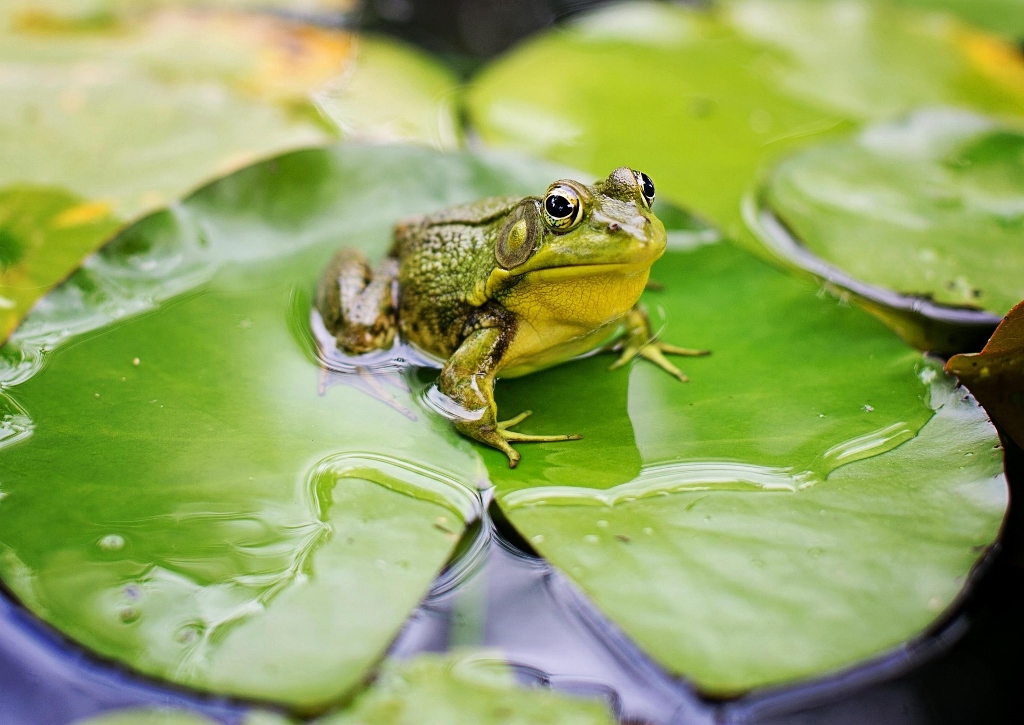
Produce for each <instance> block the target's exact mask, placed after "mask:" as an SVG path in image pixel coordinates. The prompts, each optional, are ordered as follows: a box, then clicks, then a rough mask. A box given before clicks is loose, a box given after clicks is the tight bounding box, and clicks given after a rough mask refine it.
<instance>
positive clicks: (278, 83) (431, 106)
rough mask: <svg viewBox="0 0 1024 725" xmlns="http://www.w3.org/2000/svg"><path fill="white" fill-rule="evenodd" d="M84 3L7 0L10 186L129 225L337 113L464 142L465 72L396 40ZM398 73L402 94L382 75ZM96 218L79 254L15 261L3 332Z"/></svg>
mask: <svg viewBox="0 0 1024 725" xmlns="http://www.w3.org/2000/svg"><path fill="white" fill-rule="evenodd" d="M85 5H86V6H88V7H77V6H76V8H77V10H78V11H80V12H77V13H75V12H72V13H71V14H70V15H68V16H65V15H59V14H58V15H54V14H53V13H52V12H51V10H52V8H50V7H49V6H46V5H42V6H39V7H37V6H35V5H33V4H32V3H30V2H22V1H21V0H17V1H12V0H8V1H6V2H3V3H0V98H3V103H0V158H2V159H3V164H2V165H0V190H5V191H6V192H10V191H12V190H17V189H19V188H21V187H24V186H26V185H31V186H41V187H45V188H47V189H53V190H54V192H55V193H58V194H64V195H70V196H74V197H77V198H79V199H80V203H81V204H84V205H92V206H90V207H89V208H92V209H94V210H98V211H97V214H99V216H101V217H102V216H103V215H104V214H102V213H100V212H102V211H103V210H105V214H106V215H109V216H110V217H111V218H114V219H117V220H121V221H124V222H130V221H133V220H134V219H136V218H138V217H139V216H141V215H142V214H144V213H146V212H148V211H151V210H153V209H156V208H159V207H161V206H163V205H165V204H167V203H170V202H172V201H176V200H177V199H179V198H181V197H182V196H184V195H186V194H187V193H189V192H190V191H191V190H192V189H194V188H195V187H197V186H199V185H200V184H202V183H205V182H207V181H208V180H210V179H212V178H215V177H217V176H220V175H223V174H225V173H229V172H231V171H234V170H236V169H239V168H241V167H243V166H245V165H247V164H250V163H252V162H254V161H256V160H258V159H260V158H264V157H267V156H271V155H273V154H276V153H280V152H282V151H285V150H289V149H294V148H299V147H306V146H311V145H323V144H326V143H329V142H331V141H333V140H335V139H336V138H338V136H339V133H340V131H339V129H338V128H337V127H336V126H334V124H333V122H332V120H331V119H334V118H336V117H342V118H344V120H345V121H346V125H345V127H344V131H345V132H346V133H348V134H349V135H352V136H358V137H360V138H368V139H374V140H395V139H396V138H401V139H402V140H421V141H425V142H428V143H437V144H440V145H451V144H452V143H453V139H454V142H457V135H455V134H454V131H453V129H454V128H455V127H456V124H455V121H454V118H455V112H454V110H453V108H452V103H451V94H452V90H453V89H454V88H455V87H456V81H455V80H454V79H453V78H452V77H451V75H450V74H448V73H447V71H445V70H443V69H442V68H441V67H440V65H439V64H437V63H436V62H435V61H432V60H430V59H428V58H426V57H425V56H424V55H422V54H418V53H415V52H413V51H411V50H409V49H406V48H404V47H402V46H398V45H395V44H394V43H391V42H388V41H384V40H376V39H362V38H356V37H355V36H353V35H352V34H351V33H347V32H342V31H339V30H331V29H323V28H315V27H312V26H309V25H305V24H302V23H299V22H295V21H290V20H286V19H284V18H283V17H270V16H258V15H254V14H248V13H241V12H227V11H225V12H216V11H208V10H204V11H199V10H187V9H182V8H180V7H179V8H167V7H165V8H162V9H154V8H153V7H151V6H150V7H149V8H146V7H145V6H143V7H134V8H131V9H128V8H124V7H121V6H117V7H114V6H113V4H111V7H112V9H110V10H109V11H108V10H102V11H101V10H100V9H93V10H95V12H94V11H93V10H90V9H89V8H90V7H92V5H96V3H91V4H90V3H85ZM66 9H67V8H66ZM396 76H401V77H403V79H404V80H403V83H402V93H401V95H400V96H399V97H398V99H397V100H396V99H395V97H394V96H393V95H390V94H393V93H394V92H395V87H394V86H393V85H381V83H380V81H382V80H383V81H385V82H387V83H393V81H394V78H395V77H396ZM315 100H317V101H318V102H319V109H336V107H337V106H338V104H339V103H340V104H343V106H344V109H345V110H344V113H339V112H337V111H336V110H331V112H328V113H323V112H322V111H321V110H319V109H318V106H317V104H315V103H314V101H315ZM93 231H94V232H96V234H94V235H93V236H92V237H91V239H90V242H89V243H88V245H85V246H84V247H83V253H82V254H81V256H79V257H78V258H77V259H71V260H70V261H68V260H67V259H66V257H67V252H68V251H69V250H58V249H55V248H51V245H50V244H44V245H42V246H38V247H32V248H31V249H29V250H28V251H27V252H26V254H24V256H23V257H21V258H20V259H19V261H18V262H17V263H16V264H15V265H14V268H13V269H11V270H5V273H4V277H3V279H0V285H2V286H0V297H3V298H6V299H8V300H10V301H13V302H14V303H15V304H14V305H13V306H11V307H9V308H7V310H5V311H4V315H3V319H2V322H3V326H0V341H2V340H5V339H6V338H7V335H8V334H10V332H11V331H12V330H13V329H14V326H15V325H16V324H17V322H18V321H19V320H20V319H21V318H22V317H23V316H24V314H25V313H26V312H27V311H28V309H29V308H30V307H31V304H32V302H34V301H35V300H36V299H38V298H39V297H40V296H42V295H43V294H45V293H46V292H47V291H48V290H49V289H50V288H51V287H52V286H53V285H55V284H57V283H58V282H60V281H61V280H63V279H64V278H65V277H66V276H67V275H68V274H69V273H70V272H71V271H72V270H73V269H74V268H75V266H77V264H78V263H79V262H80V261H81V259H82V258H83V257H84V256H85V254H87V253H88V252H91V251H93V250H95V249H96V248H97V247H98V246H99V245H100V244H102V243H103V242H104V241H106V240H107V239H108V238H109V230H107V231H108V233H107V234H106V235H101V234H99V233H98V230H97V229H94V230H93ZM0 234H2V231H0ZM79 241H80V242H84V241H85V238H84V237H82V236H80V237H79ZM5 266H7V265H6V264H5ZM28 278H31V280H32V282H33V284H32V286H28V285H27V284H24V285H23V284H21V283H20V281H21V280H23V279H28Z"/></svg>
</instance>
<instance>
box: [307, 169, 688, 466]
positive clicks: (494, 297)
mask: <svg viewBox="0 0 1024 725" xmlns="http://www.w3.org/2000/svg"><path fill="white" fill-rule="evenodd" d="M653 203H654V183H653V182H652V181H651V179H650V177H648V176H647V175H646V174H644V173H642V172H640V171H634V170H633V169H630V168H627V167H625V166H623V167H621V168H618V169H616V170H615V171H613V172H612V173H611V174H610V175H609V176H608V178H607V179H603V180H600V181H597V182H595V183H594V184H593V185H590V186H588V185H586V184H582V183H580V182H578V181H574V180H572V179H561V180H559V181H556V182H554V183H553V184H551V185H550V186H549V187H548V189H547V191H546V192H545V193H544V195H543V196H527V197H525V198H515V197H497V198H490V199H484V200H482V201H478V202H476V203H473V204H466V205H463V206H457V207H453V208H450V209H446V210H444V211H441V212H438V213H435V214H430V215H427V216H420V217H416V218H413V219H407V220H404V221H402V222H399V223H398V225H397V226H396V227H395V231H394V244H393V246H392V248H391V251H390V253H389V254H388V256H387V257H386V258H385V259H384V260H383V261H382V262H381V263H380V264H379V265H378V266H377V268H376V269H373V268H371V266H370V264H369V263H368V261H367V259H366V258H365V257H364V256H363V255H362V253H360V252H359V251H357V250H352V249H344V250H342V251H340V252H339V253H338V254H337V255H336V256H335V257H334V259H333V260H332V261H331V263H330V264H329V265H328V267H327V269H326V270H325V271H324V274H323V276H322V278H321V280H320V284H319V287H318V290H317V295H316V308H317V310H318V311H319V313H320V316H321V318H322V320H323V322H324V325H325V327H326V328H327V330H328V331H329V332H330V333H331V334H332V335H334V336H335V340H336V344H337V346H338V348H339V349H340V350H341V351H342V352H344V353H346V354H348V355H360V354H363V353H367V352H372V351H374V350H380V349H385V348H388V347H390V346H391V345H392V343H393V341H394V339H395V335H396V333H397V334H398V335H400V336H401V338H402V339H403V340H405V341H406V342H408V343H410V344H412V345H413V346H414V347H416V348H418V349H419V350H420V351H422V352H425V353H427V354H428V355H430V356H433V357H435V358H437V359H438V361H439V362H442V366H441V375H440V378H439V379H438V381H437V383H436V389H435V390H433V391H432V392H433V393H434V394H435V398H436V400H435V402H438V403H439V404H437V405H435V407H437V408H439V409H440V410H442V411H443V412H444V413H445V415H446V417H448V418H450V419H451V420H452V422H453V423H454V424H455V427H456V428H457V429H458V430H459V431H461V432H462V433H464V434H465V435H468V436H470V437H471V438H475V439H476V440H478V441H480V442H481V443H485V444H487V445H489V446H493V447H494V448H497V449H499V450H501V451H502V452H503V453H505V455H506V456H508V460H509V465H510V466H511V467H513V468H514V467H515V466H516V464H517V463H518V462H519V459H520V454H519V452H518V451H516V450H515V449H514V448H513V447H512V445H511V444H512V443H533V442H550V441H571V440H577V439H579V438H580V437H581V436H579V435H574V434H570V435H528V434H526V433H519V432H517V431H514V430H512V429H513V428H514V427H515V426H516V425H517V424H518V423H520V422H522V421H523V419H525V418H526V417H527V416H528V415H530V411H526V412H523V413H520V414H519V415H517V416H515V417H513V418H511V419H509V420H504V421H502V420H499V419H498V411H497V405H496V403H495V401H494V381H495V379H496V378H498V377H505V378H512V377H518V376H520V375H527V374H529V373H532V372H535V371H537V370H541V369H543V368H546V367H549V366H551V365H556V364H558V363H561V362H564V361H566V360H570V359H572V358H574V357H578V356H579V355H582V354H584V353H588V352H592V351H594V350H614V351H619V352H620V353H621V354H620V356H619V358H618V360H617V361H616V362H615V363H614V364H613V365H612V366H611V367H612V368H617V367H620V366H622V365H624V364H626V363H627V362H629V361H630V360H632V359H633V358H635V357H637V356H639V357H644V358H647V359H648V360H650V361H652V362H654V363H655V364H657V365H659V366H660V367H661V368H663V369H664V370H666V371H668V372H669V373H671V374H672V375H674V376H675V377H676V378H678V379H679V380H681V381H683V382H685V381H686V376H685V375H683V373H682V372H680V371H679V369H678V368H676V367H675V365H673V364H672V363H671V362H670V361H669V360H668V359H667V358H666V357H665V355H666V354H669V355H706V354H707V353H708V351H707V350H691V349H687V348H682V347H676V346H674V345H669V344H667V343H664V342H660V341H658V340H657V339H655V336H654V335H653V334H652V331H651V325H650V322H649V320H648V317H647V314H646V312H645V311H644V308H643V307H641V306H640V305H639V304H638V301H639V299H640V295H641V293H642V292H643V291H644V288H645V286H646V285H647V283H648V276H649V274H650V269H651V265H652V264H654V262H655V260H657V259H658V258H659V257H661V255H662V254H663V253H664V251H665V245H666V235H665V227H664V225H663V224H662V223H661V221H660V220H659V219H658V218H657V216H655V214H654V212H653V211H652V210H651V206H652V204H653Z"/></svg>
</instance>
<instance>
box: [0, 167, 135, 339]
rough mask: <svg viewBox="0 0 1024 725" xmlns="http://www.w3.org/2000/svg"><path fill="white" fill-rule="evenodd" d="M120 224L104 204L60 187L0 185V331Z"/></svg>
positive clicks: (4, 329) (12, 327)
mask: <svg viewBox="0 0 1024 725" xmlns="http://www.w3.org/2000/svg"><path fill="white" fill-rule="evenodd" d="M119 227H120V222H119V221H118V220H117V219H115V218H114V217H113V216H111V214H110V207H109V206H108V205H107V204H104V203H103V202H84V201H82V199H80V198H78V197H76V196H74V195H73V194H69V193H68V192H66V191H62V190H60V189H53V188H47V187H35V186H9V187H6V188H2V189H0V332H2V331H9V330H13V329H14V328H15V326H17V324H18V322H19V321H20V320H21V317H22V315H24V313H25V311H26V310H28V309H29V308H30V307H31V306H32V305H33V304H34V303H35V301H36V299H38V297H39V295H40V294H41V291H45V290H46V289H48V288H49V287H50V286H51V285H53V284H54V283H56V282H59V281H60V278H59V277H58V276H57V275H60V274H63V275H64V276H67V275H68V274H70V272H71V270H73V269H74V268H75V267H77V266H78V264H79V263H80V262H81V260H82V259H83V258H84V257H86V256H87V255H89V254H91V253H92V252H93V250H95V249H96V247H97V245H99V244H100V243H101V242H102V241H103V240H105V239H108V238H109V237H110V235H112V234H113V233H114V232H115V231H117V229H118V228H119Z"/></svg>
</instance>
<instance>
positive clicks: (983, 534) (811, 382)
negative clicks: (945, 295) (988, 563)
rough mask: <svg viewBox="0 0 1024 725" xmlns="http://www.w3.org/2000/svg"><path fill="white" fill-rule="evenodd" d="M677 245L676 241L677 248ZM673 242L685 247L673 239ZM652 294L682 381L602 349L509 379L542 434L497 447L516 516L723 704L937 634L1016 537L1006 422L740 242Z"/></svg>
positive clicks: (495, 471)
mask: <svg viewBox="0 0 1024 725" xmlns="http://www.w3.org/2000/svg"><path fill="white" fill-rule="evenodd" d="M673 239H676V240H677V238H675V237H674V236H670V240H673ZM671 243H672V242H671V241H670V244H671ZM652 277H653V278H654V279H656V280H657V281H658V282H659V283H661V284H663V285H664V288H665V289H664V291H662V292H649V293H647V295H646V300H647V304H648V305H649V306H650V307H651V309H652V310H655V311H659V314H658V315H657V316H658V317H660V318H661V319H662V321H663V322H662V324H663V328H664V329H663V331H662V333H661V336H662V338H663V339H665V340H666V341H668V342H672V343H675V344H678V345H685V346H691V347H706V348H710V349H711V350H712V354H711V355H710V356H709V357H706V358H698V359H693V360H688V361H686V364H685V366H684V367H685V370H686V372H687V373H688V374H689V377H690V382H689V383H687V384H685V385H683V384H680V383H679V382H678V381H677V380H675V379H674V378H672V377H671V376H669V375H666V374H665V373H664V372H662V371H661V370H658V369H657V368H656V367H654V366H653V365H650V364H648V363H645V362H640V363H637V364H636V365H635V366H634V367H633V368H632V369H631V370H630V371H628V372H627V371H616V372H608V371H606V370H604V368H605V367H607V365H608V364H609V363H610V362H611V360H610V359H609V358H607V357H602V356H598V357H593V358H589V359H587V360H584V361H580V362H575V363H571V364H567V365H564V366H561V367H559V368H555V369H552V370H549V371H546V372H543V373H538V374H535V375H532V376H529V377H527V378H523V379H520V380H515V381H510V382H508V383H503V384H502V386H501V388H500V392H501V394H500V396H499V405H500V406H501V407H502V410H504V411H505V412H506V413H507V414H509V415H511V414H515V413H516V412H518V411H519V410H521V409H532V410H534V411H535V412H534V415H533V417H531V418H530V419H528V420H527V421H525V422H524V423H523V424H522V426H521V427H522V429H523V430H524V432H529V433H546V432H563V433H565V432H571V433H581V434H582V435H583V440H581V441H579V442H577V443H572V444H539V445H536V446H532V447H531V448H530V449H529V450H528V451H525V452H524V455H523V460H522V461H521V463H520V465H519V467H518V468H517V469H515V470H514V471H510V470H509V469H508V468H507V463H506V462H505V461H504V460H502V458H501V456H500V455H495V454H493V453H492V452H491V451H484V452H483V455H484V458H485V461H486V462H487V465H488V470H489V471H490V475H491V480H492V481H493V482H494V484H495V486H496V487H497V497H496V498H497V501H498V504H499V505H500V506H501V508H502V510H503V511H504V512H505V514H506V515H507V517H508V518H509V520H510V521H511V522H512V523H513V524H514V525H515V526H516V528H517V529H518V530H519V531H520V532H521V533H522V534H523V536H524V537H525V538H526V539H527V540H528V541H530V542H531V543H532V545H533V546H534V547H535V548H536V549H537V550H538V551H539V552H540V553H541V554H542V555H543V556H545V557H546V558H548V559H550V560H551V561H552V563H554V564H555V565H556V566H558V567H559V568H561V569H562V570H563V571H565V572H566V573H567V574H568V575H569V576H570V577H571V578H572V579H573V580H574V581H576V582H577V583H578V584H579V585H580V586H581V587H582V589H583V590H584V591H585V592H586V593H587V594H588V595H589V596H590V597H591V598H592V600H593V601H594V602H595V603H596V604H597V606H598V607H599V608H601V609H602V610H603V611H604V612H605V613H606V614H607V615H608V616H609V617H610V618H611V619H612V620H613V621H614V622H615V623H616V624H617V625H618V626H620V627H621V628H622V629H623V630H624V631H625V632H626V634H628V635H629V636H631V637H632V638H633V639H634V640H635V641H636V642H637V643H638V644H639V645H640V646H641V647H642V648H643V649H645V650H646V651H647V652H648V653H649V654H651V655H652V656H653V657H654V658H655V659H656V660H657V661H658V662H659V663H661V664H662V665H663V666H664V667H666V668H667V669H668V670H669V671H671V672H673V673H676V674H678V675H680V676H683V677H685V678H687V679H688V680H690V681H692V682H694V683H695V684H696V685H697V686H698V687H699V688H700V689H701V690H703V691H705V692H707V693H710V694H713V695H718V696H728V695H735V694H738V693H741V692H744V691H747V690H750V689H754V688H760V687H765V686H771V685H780V684H784V683H790V682H793V681H794V680H799V679H805V678H812V677H818V676H821V675H824V674H826V673H830V672H834V671H837V670H840V669H843V668H846V667H850V666H853V665H854V664H856V663H859V662H861V661H863V660H865V659H868V658H871V657H876V656H879V655H881V654H883V653H885V652H886V651H887V650H889V649H891V648H894V647H898V646H900V645H901V643H903V642H905V641H906V640H908V639H911V638H913V637H915V636H918V635H920V634H921V633H922V632H924V631H926V630H927V629H928V628H929V627H930V626H931V625H932V624H933V623H934V622H935V621H936V620H937V618H939V617H940V616H941V615H942V613H943V612H944V611H946V610H947V609H948V608H949V606H950V605H951V603H952V602H954V601H955V599H956V597H957V596H958V594H959V593H960V591H961V590H962V589H963V587H964V585H965V581H966V579H967V578H968V577H969V575H970V572H971V571H972V569H973V567H974V566H975V565H976V563H977V562H978V561H979V558H980V557H981V556H982V555H983V554H984V551H985V550H986V549H987V547H988V546H990V545H991V544H992V542H993V541H994V540H995V538H996V536H997V535H998V532H999V529H1000V526H1001V522H1002V520H1003V516H1004V514H1005V510H1006V505H1007V488H1006V481H1005V479H1004V477H1003V473H1002V466H1001V458H1002V457H1001V450H1000V448H999V445H998V444H999V441H998V437H997V436H996V433H995V431H994V430H993V428H992V426H991V425H990V424H989V423H988V420H987V418H986V416H985V414H984V411H982V410H981V409H980V408H979V407H978V405H977V404H976V403H975V402H974V400H973V399H971V398H970V397H969V396H968V395H967V394H966V393H965V392H964V391H962V390H959V389H958V390H954V389H953V387H952V383H951V381H950V379H948V378H946V377H945V376H944V375H943V374H942V372H941V368H940V367H939V365H938V364H937V363H935V362H933V361H931V360H930V359H928V358H925V357H923V356H922V355H921V354H920V353H918V352H916V351H914V350H913V349H912V348H910V347H908V346H907V345H906V344H905V343H903V342H901V341H900V340H899V339H898V338H897V337H896V336H895V335H893V334H892V333H891V332H890V331H889V330H887V329H886V328H885V327H884V326H883V325H882V324H880V323H879V322H878V321H877V320H874V319H873V318H872V317H870V316H869V315H867V314H866V313H864V312H863V311H860V310H858V309H856V308H850V307H848V306H843V305H841V304H839V303H837V302H836V301H834V300H832V299H831V298H822V297H820V296H817V295H816V294H815V290H814V289H813V288H812V287H811V286H809V285H807V284H805V283H803V282H801V281H799V280H795V279H791V278H788V277H786V276H785V275H783V274H781V273H780V272H778V271H775V270H774V269H772V268H770V267H769V266H767V265H766V264H764V263H762V262H760V261H758V260H756V259H754V258H752V257H751V256H750V255H748V254H745V253H743V252H741V251H739V250H737V249H735V248H733V247H731V246H730V245H727V244H724V243H714V244H702V245H698V246H690V247H687V246H686V245H684V244H678V243H676V244H675V248H674V249H672V250H670V251H669V252H668V253H666V255H665V257H663V258H662V260H660V261H659V262H658V263H657V264H656V265H655V267H654V270H653V271H652Z"/></svg>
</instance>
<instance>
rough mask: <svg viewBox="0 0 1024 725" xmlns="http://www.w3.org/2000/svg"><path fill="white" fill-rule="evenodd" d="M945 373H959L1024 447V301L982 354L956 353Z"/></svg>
mask: <svg viewBox="0 0 1024 725" xmlns="http://www.w3.org/2000/svg"><path fill="white" fill-rule="evenodd" d="M946 372H949V373H952V374H953V375H956V376H957V377H958V378H959V379H960V382H962V383H963V384H964V385H966V386H967V388H968V389H970V391H971V392H972V393H973V394H974V397H976V398H977V399H978V400H979V401H980V402H981V404H982V405H984V406H985V410H987V411H988V414H989V415H990V416H992V420H994V421H995V422H996V423H998V424H999V427H1000V428H1002V429H1003V430H1004V431H1005V432H1006V433H1007V434H1008V435H1009V436H1010V437H1011V438H1012V439H1013V440H1014V442H1016V443H1017V445H1019V446H1024V302H1021V303H1019V304H1018V305H1016V306H1015V307H1014V308H1013V309H1012V310H1010V312H1009V313H1008V314H1007V315H1006V318H1005V319H1004V320H1003V321H1002V322H1001V323H1000V324H999V327H997V328H996V331H995V333H994V334H993V335H992V338H991V339H990V340H989V341H988V344H986V345H985V347H984V349H983V350H982V351H981V352H980V353H978V354H962V355H954V356H953V357H951V358H950V359H949V362H947V363H946Z"/></svg>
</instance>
